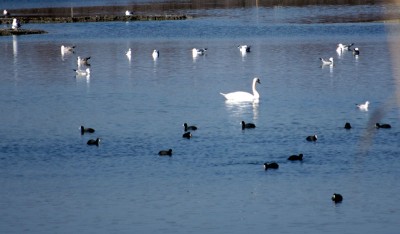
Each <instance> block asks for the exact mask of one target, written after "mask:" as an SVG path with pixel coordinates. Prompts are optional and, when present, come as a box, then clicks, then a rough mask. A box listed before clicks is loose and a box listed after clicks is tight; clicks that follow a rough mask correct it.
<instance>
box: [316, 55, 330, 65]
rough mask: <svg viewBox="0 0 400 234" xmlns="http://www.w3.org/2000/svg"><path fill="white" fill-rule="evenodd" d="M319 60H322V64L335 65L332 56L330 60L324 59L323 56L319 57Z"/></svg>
mask: <svg viewBox="0 0 400 234" xmlns="http://www.w3.org/2000/svg"><path fill="white" fill-rule="evenodd" d="M319 60H321V62H322V65H333V58H332V57H330V58H329V59H328V60H327V59H323V58H319Z"/></svg>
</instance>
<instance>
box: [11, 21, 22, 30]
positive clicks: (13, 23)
mask: <svg viewBox="0 0 400 234" xmlns="http://www.w3.org/2000/svg"><path fill="white" fill-rule="evenodd" d="M20 27H21V24H20V23H19V20H17V19H16V18H14V19H13V22H12V25H11V28H12V29H19V28H20Z"/></svg>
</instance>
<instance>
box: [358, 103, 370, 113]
mask: <svg viewBox="0 0 400 234" xmlns="http://www.w3.org/2000/svg"><path fill="white" fill-rule="evenodd" d="M356 105H357V107H358V109H360V110H362V111H368V106H369V101H366V102H365V103H364V104H356Z"/></svg>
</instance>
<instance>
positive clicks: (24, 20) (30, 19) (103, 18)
mask: <svg viewBox="0 0 400 234" xmlns="http://www.w3.org/2000/svg"><path fill="white" fill-rule="evenodd" d="M16 18H18V20H19V22H20V23H21V24H29V23H34V24H41V23H79V22H111V21H152V20H186V19H190V18H192V17H190V16H187V15H131V16H125V15H93V16H77V17H68V16H67V17H66V16H16ZM11 23H12V17H9V18H1V19H0V24H11Z"/></svg>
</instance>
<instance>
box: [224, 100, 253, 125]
mask: <svg viewBox="0 0 400 234" xmlns="http://www.w3.org/2000/svg"><path fill="white" fill-rule="evenodd" d="M225 106H226V110H227V111H228V112H229V113H230V114H231V115H232V116H235V117H238V118H242V117H243V115H246V114H250V113H252V114H253V120H256V119H258V113H259V111H258V107H259V102H258V101H254V102H237V101H232V100H226V101H225Z"/></svg>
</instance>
